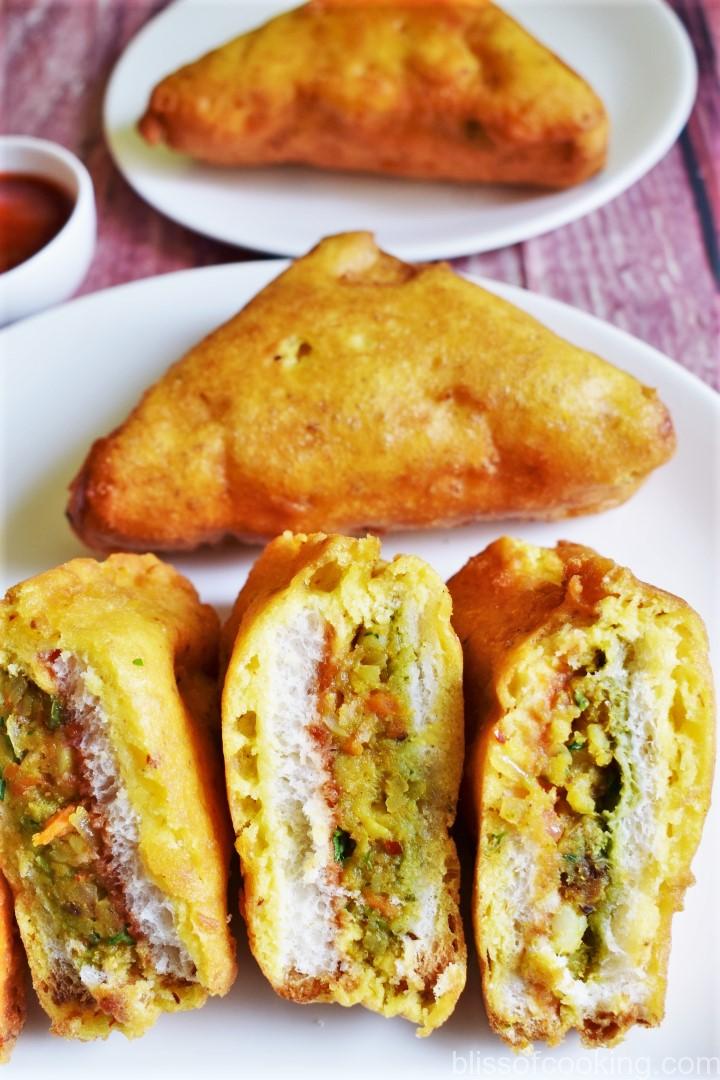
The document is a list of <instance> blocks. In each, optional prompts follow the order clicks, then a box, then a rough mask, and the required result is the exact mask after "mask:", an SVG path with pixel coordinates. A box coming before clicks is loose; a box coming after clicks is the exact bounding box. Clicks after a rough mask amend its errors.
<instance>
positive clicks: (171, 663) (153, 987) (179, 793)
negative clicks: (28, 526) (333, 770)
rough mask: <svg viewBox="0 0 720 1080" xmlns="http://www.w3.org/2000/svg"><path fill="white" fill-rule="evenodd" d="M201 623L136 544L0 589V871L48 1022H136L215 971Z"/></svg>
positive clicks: (177, 581)
mask: <svg viewBox="0 0 720 1080" xmlns="http://www.w3.org/2000/svg"><path fill="white" fill-rule="evenodd" d="M217 631H218V626H217V617H216V615H215V613H214V612H213V611H212V610H211V609H210V608H208V607H205V606H203V605H201V604H200V602H199V601H198V598H197V595H196V593H195V591H194V589H193V588H192V586H191V585H190V584H189V582H187V581H186V580H185V579H184V578H182V577H181V576H180V575H179V574H178V573H177V572H176V571H175V570H173V569H172V568H171V567H169V566H166V565H165V564H163V563H161V562H159V561H158V560H157V559H156V558H155V557H154V556H153V555H146V556H139V555H114V556H111V557H110V558H109V559H108V560H107V561H106V562H105V563H97V562H95V561H94V560H91V559H76V560H74V561H72V562H69V563H66V564H65V565H64V566H60V567H58V568H57V569H55V570H50V571H48V572H47V573H44V574H40V575H39V576H38V577H35V578H32V579H30V580H29V581H25V582H23V583H22V584H20V585H18V586H16V587H15V588H13V589H11V590H10V591H9V592H8V594H7V596H6V597H5V599H4V600H3V601H2V603H0V642H1V644H0V701H1V702H2V718H3V719H2V728H1V730H0V775H2V777H3V799H2V801H1V802H0V871H2V873H4V875H5V876H6V877H7V880H8V882H9V885H10V888H11V890H12V893H13V896H14V904H15V915H16V918H17V922H18V926H19V929H20V934H21V936H22V940H23V944H24V946H25V950H26V952H27V956H28V960H29V963H30V972H31V975H32V979H33V984H34V986H35V989H36V991H37V993H38V996H39V998H40V1003H41V1004H42V1006H43V1008H44V1009H45V1011H46V1012H47V1014H48V1015H49V1017H50V1019H51V1021H52V1030H53V1031H54V1032H56V1033H57V1034H59V1035H65V1036H71V1037H76V1038H80V1039H90V1038H96V1037H104V1036H106V1035H108V1034H109V1033H110V1032H111V1031H112V1030H120V1031H122V1032H124V1033H125V1034H126V1035H129V1036H135V1035H139V1034H142V1032H143V1031H145V1029H146V1028H148V1027H149V1026H150V1025H151V1024H152V1023H153V1022H154V1021H155V1020H156V1019H157V1017H158V1015H159V1014H160V1013H161V1012H163V1011H168V1010H176V1009H187V1008H192V1007H194V1006H197V1005H201V1004H202V1003H203V1002H204V1001H205V999H206V998H207V996H208V994H224V993H225V992H226V991H227V990H228V988H229V986H230V984H231V983H232V980H233V977H234V971H235V960H234V950H233V947H232V940H231V938H230V935H229V932H228V927H227V907H226V888H227V863H228V857H229V853H230V845H229V822H227V821H226V817H225V810H224V809H223V806H222V801H221V796H220V795H219V791H218V789H219V784H218V777H221V775H222V773H221V769H220V762H219V746H216V747H215V751H216V752H218V755H217V760H215V758H214V757H213V747H212V741H213V738H215V740H217V738H218V736H219V731H218V710H217V704H218V703H217V684H216V678H215V677H216V665H217ZM213 725H214V727H215V730H214V731H213V730H212V728H213Z"/></svg>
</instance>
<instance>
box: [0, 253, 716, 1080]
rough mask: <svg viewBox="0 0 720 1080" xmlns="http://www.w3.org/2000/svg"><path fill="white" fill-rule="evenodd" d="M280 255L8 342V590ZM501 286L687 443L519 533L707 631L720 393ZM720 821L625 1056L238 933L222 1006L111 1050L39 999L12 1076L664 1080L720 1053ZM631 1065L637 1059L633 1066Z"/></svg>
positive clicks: (629, 343)
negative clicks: (119, 431)
mask: <svg viewBox="0 0 720 1080" xmlns="http://www.w3.org/2000/svg"><path fill="white" fill-rule="evenodd" d="M282 265H283V264H280V263H277V262H263V263H254V264H253V263H246V264H243V265H236V266H220V267H213V268H211V269H204V270H189V271H185V272H182V273H178V274H170V275H168V276H165V277H159V278H154V279H151V280H149V281H142V282H138V283H136V284H132V285H126V286H123V287H121V288H116V289H111V290H109V291H107V292H104V293H96V294H95V295H94V296H90V297H88V298H85V299H82V300H79V301H76V302H75V303H71V304H68V305H66V306H64V307H60V308H57V309H55V310H54V311H51V312H48V313H46V314H44V315H41V316H37V317H36V318H34V319H30V320H28V321H26V322H24V323H19V324H18V325H16V326H14V327H12V328H10V329H9V330H6V331H4V332H3V333H2V334H0V356H1V358H2V368H3V371H4V384H3V387H4V394H3V414H4V415H3V421H2V435H3V439H2V447H3V450H4V453H5V462H4V467H3V469H2V474H3V475H4V476H5V478H6V485H5V498H6V505H5V507H4V510H5V515H4V516H5V520H6V522H7V525H8V530H7V538H6V544H5V550H4V555H3V559H2V568H1V569H2V581H1V582H0V587H2V589H4V588H5V587H6V586H8V585H10V584H14V583H15V582H16V581H19V580H20V579H21V578H24V577H26V576H28V575H30V574H34V573H37V572H38V571H41V570H45V569H47V568H48V567H51V566H55V565H56V564H57V563H60V562H62V561H64V560H65V559H69V558H71V557H72V556H75V555H79V554H81V553H82V552H83V549H82V546H81V545H80V543H79V542H78V541H77V540H76V539H75V538H74V537H73V535H72V533H71V532H70V529H69V527H68V526H67V524H66V522H65V520H64V517H63V511H64V507H65V497H66V496H65V489H66V486H67V484H68V482H69V480H70V479H71V477H72V476H73V474H74V473H75V471H76V469H77V468H78V467H79V465H80V464H81V462H82V460H83V458H84V455H85V453H86V451H87V448H88V447H89V445H90V442H91V441H92V439H94V438H95V437H96V436H97V435H100V434H104V433H106V432H107V431H109V430H110V428H112V427H113V426H114V425H115V424H116V423H117V422H118V421H120V420H121V419H122V418H123V417H124V416H125V414H126V412H127V411H128V409H129V408H130V407H131V406H132V405H133V404H134V403H135V401H136V399H137V398H138V396H139V395H140V393H141V392H142V390H143V389H144V388H145V387H146V386H147V385H148V383H149V382H150V381H151V380H154V379H155V378H157V377H158V376H159V375H160V374H161V373H162V372H163V371H164V370H165V368H166V367H167V366H168V365H169V364H170V363H171V362H172V361H173V360H175V359H176V358H177V357H178V355H179V354H181V353H182V352H183V351H184V350H185V349H187V348H188V347H189V346H190V345H192V344H193V343H194V342H195V341H196V340H197V339H198V338H200V337H201V336H202V335H204V334H205V333H206V332H207V331H209V330H210V329H212V328H213V327H214V326H216V325H217V324H218V323H219V322H221V321H222V320H224V319H226V318H228V317H229V316H230V315H231V314H233V313H234V312H235V311H236V310H237V309H238V308H239V307H240V306H241V305H242V304H243V303H244V302H245V301H246V300H247V299H248V298H249V297H251V296H252V295H253V294H254V293H255V292H256V291H257V290H258V289H259V288H260V287H261V286H263V285H264V284H265V283H266V282H267V281H268V280H269V279H270V278H272V277H273V276H274V275H275V274H276V273H278V270H279V269H280V268H281V266H282ZM485 284H489V283H485ZM489 287H491V288H492V289H493V290H494V291H496V292H497V293H499V294H500V295H502V296H504V297H506V298H508V299H510V300H511V301H513V302H515V303H517V304H518V305H519V306H521V307H523V308H526V309H527V310H528V311H530V312H531V313H532V314H533V315H536V316H538V317H539V318H540V319H542V320H543V321H544V322H545V323H547V324H548V325H549V326H551V327H552V328H553V329H554V330H556V331H559V332H560V333H561V334H563V335H564V336H566V337H568V338H569V339H571V340H572V341H574V342H576V343H577V344H578V345H581V346H584V347H585V348H589V349H593V350H595V351H596V352H598V353H600V354H601V355H603V356H605V357H608V358H609V359H611V360H612V361H614V362H615V363H617V364H618V365H619V366H621V367H623V368H626V369H627V370H629V371H631V372H632V373H633V374H634V375H636V376H638V377H640V378H641V379H643V380H644V381H645V382H647V383H649V384H651V385H654V386H657V387H658V388H659V391H660V393H661V395H662V397H663V399H664V400H665V401H666V402H667V404H668V405H669V406H670V408H671V410H672V414H673V417H674V420H675V424H676V427H677V432H678V438H679V449H678V452H677V454H676V456H675V457H674V459H673V460H672V461H671V462H670V464H669V465H667V466H665V467H664V468H662V469H660V470H659V471H658V472H657V473H655V474H654V475H653V476H652V477H651V478H650V479H649V481H648V482H647V484H646V485H645V486H644V487H643V488H642V489H641V491H640V492H639V493H638V494H637V495H636V496H635V497H634V498H633V499H632V500H631V501H630V502H629V503H627V504H626V505H625V506H622V507H620V508H618V509H616V510H613V511H610V512H609V513H605V514H601V515H597V516H593V517H585V518H578V519H575V520H572V521H566V522H559V523H554V524H549V525H543V524H524V523H517V522H514V523H512V524H509V525H508V526H507V527H506V528H507V529H508V530H511V531H512V532H513V533H515V534H516V535H520V536H523V537H525V538H526V539H528V540H532V541H536V542H539V543H545V544H553V543H554V542H555V541H556V540H557V539H558V538H560V537H567V538H569V539H571V540H578V541H582V542H585V543H589V544H592V545H594V546H595V547H596V548H598V549H599V550H600V551H601V552H603V553H605V554H607V555H610V556H612V557H613V558H615V559H617V560H619V561H620V562H622V563H625V564H627V565H629V566H631V567H632V568H633V569H634V570H635V571H636V573H637V574H638V575H639V576H640V577H642V578H644V579H645V580H647V581H651V582H653V583H655V584H657V585H661V586H663V587H664V588H666V589H670V590H671V591H673V592H675V593H678V594H680V595H681V596H684V597H686V598H687V599H688V600H689V601H690V603H691V604H693V605H694V606H695V607H696V608H698V609H699V610H700V612H701V613H702V614H703V616H704V617H705V618H706V620H707V621H708V623H711V622H712V619H713V611H712V609H711V590H712V588H713V583H714V582H717V580H718V578H719V577H720V568H719V567H718V565H717V551H718V547H717V541H718V536H717V531H716V526H717V522H716V520H714V519H713V507H714V506H715V509H717V507H716V504H715V503H714V499H715V490H714V486H715V482H716V480H717V473H715V475H713V471H712V468H713V466H712V463H713V461H714V462H715V468H717V462H718V461H720V456H718V455H717V453H715V456H714V457H713V450H714V443H715V444H716V443H717V436H718V427H719V426H720V425H719V421H720V407H719V406H718V402H719V401H720V399H718V398H717V397H715V395H714V394H713V393H712V391H711V390H709V389H708V388H707V387H705V386H704V385H703V384H702V383H700V382H699V381H697V380H696V379H695V378H694V377H693V376H691V375H689V374H687V373H686V372H685V371H684V370H683V369H682V368H680V367H678V366H677V365H675V364H674V363H672V362H671V361H670V360H668V359H667V358H665V357H663V356H661V355H660V354H659V353H657V352H655V351H654V350H653V349H651V348H649V347H648V346H647V345H643V344H641V343H640V342H639V341H637V340H635V339H634V338H631V337H629V336H628V335H627V334H624V333H622V332H620V331H618V330H615V329H614V328H612V327H610V326H608V325H606V324H604V323H601V322H599V321H597V320H596V319H593V318H591V317H590V316H588V315H585V314H582V313H581V312H579V311H575V310H573V309H571V308H569V307H566V306H565V305H563V304H559V303H557V302H555V301H552V300H548V299H545V298H542V297H539V296H534V295H532V294H530V293H526V292H523V291H522V290H519V289H515V288H511V287H509V286H505V285H503V286H500V285H497V284H491V285H490V286H489ZM503 528H504V527H503V525H502V523H497V522H495V523H492V524H488V525H474V526H467V527H464V528H461V529H456V530H451V531H440V532H427V533H405V534H400V535H399V536H396V537H391V538H388V540H387V542H386V543H385V551H386V553H387V554H388V555H392V554H394V553H396V552H398V551H409V552H415V553H417V554H418V555H421V556H424V557H425V558H427V559H428V560H429V561H430V562H431V563H432V564H433V565H434V566H435V567H436V569H437V570H438V571H439V572H440V573H441V574H442V575H443V576H444V577H447V576H448V575H449V574H451V573H452V572H454V571H455V570H457V569H458V568H459V567H460V566H461V565H462V564H463V563H464V562H465V560H466V559H467V558H468V556H470V555H471V554H474V553H475V552H477V551H479V550H480V549H481V548H482V547H484V546H485V544H486V543H487V542H489V541H490V540H491V539H493V538H494V537H496V536H498V535H500V534H501V533H502V531H503ZM713 545H715V546H713ZM256 555H257V551H256V550H254V549H247V548H242V547H239V546H230V545H227V546H224V547H223V548H222V549H220V550H217V551H205V552H203V553H199V554H197V555H193V556H183V557H182V558H179V559H177V560H174V561H175V562H176V565H177V566H178V567H179V568H180V569H181V570H183V571H184V572H185V573H187V574H188V575H189V576H190V577H191V578H192V580H193V581H194V583H195V585H196V586H197V587H198V589H199V590H200V593H201V595H202V596H203V598H204V599H206V600H209V601H211V602H212V603H213V604H215V605H217V607H218V609H219V610H220V612H221V614H225V613H226V612H227V611H228V609H229V607H230V605H231V603H232V601H233V599H234V597H235V594H236V593H237V591H238V589H239V588H240V586H241V585H242V583H243V581H244V578H245V575H246V573H247V570H248V568H249V566H250V564H251V562H252V560H253V559H254V558H255V556H256ZM715 614H717V612H716V613H715ZM715 630H717V626H715ZM717 640H718V638H717V634H716V635H715V641H716V643H717ZM716 659H717V658H716ZM718 825H719V822H718V808H717V807H715V809H714V811H713V819H712V821H711V822H708V827H707V829H706V831H705V836H704V839H703V846H702V849H701V852H700V854H699V855H698V857H697V858H696V860H695V873H696V875H697V884H696V885H695V887H694V888H692V889H690V891H689V893H688V897H687V907H686V911H685V913H684V914H680V915H678V916H676V918H675V925H674V933H673V938H674V944H673V953H672V959H671V963H670V987H669V993H668V1000H667V1017H666V1020H665V1022H664V1024H663V1025H662V1026H661V1027H660V1028H659V1029H657V1030H655V1031H642V1030H638V1031H634V1032H632V1033H631V1035H630V1036H629V1037H628V1039H627V1040H626V1041H625V1042H624V1043H623V1044H622V1046H620V1047H618V1048H617V1049H615V1050H613V1051H599V1052H589V1051H586V1050H582V1049H581V1048H580V1047H579V1044H578V1042H577V1041H576V1040H575V1039H574V1038H570V1039H568V1040H567V1042H566V1043H564V1044H563V1045H562V1047H559V1048H558V1049H556V1050H542V1051H540V1056H539V1057H538V1058H536V1059H534V1063H533V1059H526V1058H515V1057H513V1055H512V1054H511V1053H510V1052H509V1051H508V1050H507V1049H506V1048H505V1047H504V1046H503V1045H502V1043H500V1042H499V1041H498V1040H497V1039H496V1038H495V1037H494V1036H493V1035H491V1034H490V1032H489V1030H488V1026H487V1021H486V1020H485V1014H484V1011H483V1007H482V1003H481V999H480V991H479V986H478V978H477V973H476V968H475V962H474V960H471V963H470V978H469V984H468V987H467V989H466V990H465V992H464V994H463V996H462V998H461V1000H460V1003H459V1006H458V1008H457V1010H456V1012H455V1014H454V1015H453V1017H452V1018H451V1019H450V1020H449V1021H448V1023H447V1024H446V1025H445V1027H443V1028H441V1029H440V1030H439V1031H437V1032H436V1033H435V1034H434V1035H432V1036H431V1038H429V1039H424V1040H418V1039H416V1038H415V1037H414V1035H413V1029H412V1027H411V1026H410V1025H409V1024H407V1023H406V1022H404V1021H401V1020H393V1021H386V1020H383V1019H381V1018H380V1017H377V1016H374V1015H372V1014H371V1013H368V1012H366V1011H365V1010H363V1009H361V1008H356V1009H352V1010H346V1009H341V1008H339V1007H331V1006H311V1007H310V1006H308V1007H300V1006H297V1005H292V1004H289V1003H287V1002H284V1001H281V1000H280V999H279V998H277V997H276V996H275V995H274V993H273V992H272V990H271V989H270V987H269V986H268V985H267V984H266V983H265V981H264V980H263V978H262V977H261V976H260V974H259V972H258V969H257V967H256V965H255V963H254V961H253V960H252V958H251V957H250V955H249V954H248V952H247V946H246V945H245V943H244V934H243V933H242V931H240V937H241V941H242V944H241V949H240V953H241V955H240V975H239V978H238V982H237V984H236V986H235V988H234V989H233V991H232V992H231V994H230V995H229V997H228V998H226V999H225V1000H223V1001H213V1002H210V1003H209V1004H208V1005H207V1006H206V1007H205V1008H204V1009H202V1010H200V1011H198V1012H195V1013H187V1014H180V1015H176V1016H168V1017H164V1018H163V1019H162V1020H161V1021H160V1022H159V1023H158V1025H157V1026H156V1027H155V1028H154V1029H153V1030H152V1031H151V1032H150V1033H149V1034H148V1035H147V1036H145V1037H144V1038H143V1039H141V1040H139V1041H138V1042H135V1043H129V1042H126V1041H125V1040H124V1039H123V1038H122V1037H121V1036H119V1035H116V1036H113V1037H112V1038H111V1039H110V1041H109V1043H107V1044H102V1043H101V1044H92V1045H87V1046H80V1045H77V1044H73V1043H70V1042H64V1041H62V1040H58V1039H53V1038H51V1037H50V1036H49V1035H47V1034H46V1029H47V1021H46V1020H45V1018H44V1017H43V1016H42V1015H41V1014H40V1013H39V1011H37V1010H36V1011H35V1012H34V1013H33V1015H32V1016H31V1019H30V1023H29V1027H28V1029H27V1030H26V1032H25V1034H24V1035H23V1036H22V1038H21V1039H20V1042H19V1044H18V1047H17V1050H16V1053H15V1057H14V1059H13V1064H12V1065H11V1066H10V1070H9V1074H8V1075H9V1076H13V1077H14V1076H17V1077H25V1078H30V1077H32V1078H33V1080H35V1078H40V1077H48V1078H49V1077H51V1078H52V1080H62V1078H68V1080H70V1078H72V1080H77V1077H78V1075H80V1074H81V1072H82V1075H87V1076H97V1075H102V1076H104V1077H107V1080H111V1078H118V1080H119V1078H122V1080H128V1078H129V1077H137V1076H142V1077H145V1076H153V1077H156V1076H159V1075H162V1076H171V1077H172V1078H173V1080H178V1078H180V1077H185V1076H194V1077H196V1076H197V1075H198V1074H200V1075H203V1073H202V1072H201V1070H207V1072H208V1074H210V1075H212V1077H213V1080H226V1078H227V1080H230V1078H233V1080H239V1078H240V1077H247V1078H248V1080H256V1078H258V1077H261V1076H262V1077H267V1078H271V1077H276V1076H286V1075H290V1074H292V1075H300V1076H309V1077H312V1078H313V1080H322V1078H324V1077H328V1078H329V1077H333V1078H336V1077H337V1076H338V1075H341V1076H342V1078H343V1080H352V1078H358V1080H367V1078H368V1077H372V1078H377V1080H382V1078H385V1077H405V1076H407V1077H410V1078H413V1080H415V1078H424V1077H451V1076H454V1075H466V1076H478V1075H481V1072H480V1068H481V1065H482V1063H485V1065H486V1068H485V1073H484V1074H488V1070H489V1071H490V1073H492V1072H503V1071H504V1072H506V1073H510V1074H512V1073H513V1072H517V1073H519V1074H522V1073H523V1072H525V1073H529V1072H530V1069H531V1068H533V1069H537V1070H538V1075H547V1074H548V1073H550V1074H556V1073H561V1072H563V1071H564V1072H568V1071H576V1072H577V1073H578V1075H588V1074H589V1072H590V1071H591V1070H596V1071H597V1073H598V1075H603V1073H602V1069H603V1068H613V1069H614V1070H616V1071H615V1072H613V1073H612V1074H608V1075H613V1076H615V1077H619V1076H621V1075H628V1074H631V1075H634V1076H638V1075H639V1076H650V1075H655V1074H656V1071H657V1072H659V1071H660V1069H661V1068H662V1062H663V1059H665V1058H670V1057H672V1058H673V1059H674V1060H679V1059H681V1058H683V1059H686V1058H689V1057H693V1058H694V1057H695V1056H697V1055H706V1056H707V1055H710V1056H712V1055H717V1054H718V1053H719V1052H720V1048H719V1047H718V1042H717V1039H718V1036H717V1030H718V1029H717V1023H716V1019H717V1010H718V1006H719V1005H720V1001H719V1000H718V984H717V972H718V970H719V965H718V963H717V962H715V961H714V960H713V955H712V954H713V950H715V949H716V948H717V944H718V920H717V912H718V907H719V906H720V895H719V893H718V881H717V876H715V877H714V875H716V873H717V872H716V870H715V869H714V867H716V866H717V864H718V858H717V851H718V836H719V829H718ZM713 853H715V854H714V856H713ZM623 1061H625V1062H626V1063H627V1062H628V1061H630V1062H631V1063H634V1065H633V1067H632V1068H630V1067H626V1068H625V1070H624V1071H622V1062H623ZM488 1062H489V1064H487V1063H488ZM568 1062H570V1064H568ZM593 1062H594V1063H595V1064H593ZM608 1063H610V1064H609V1065H608ZM651 1065H653V1067H654V1069H653V1072H652V1073H651V1072H650V1071H649V1070H650V1066H651ZM633 1068H634V1070H635V1071H633ZM473 1070H474V1071H473ZM641 1070H645V1071H641ZM593 1074H594V1073H593ZM693 1075H695V1074H693ZM697 1075H700V1074H697ZM709 1075H713V1074H709Z"/></svg>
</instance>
